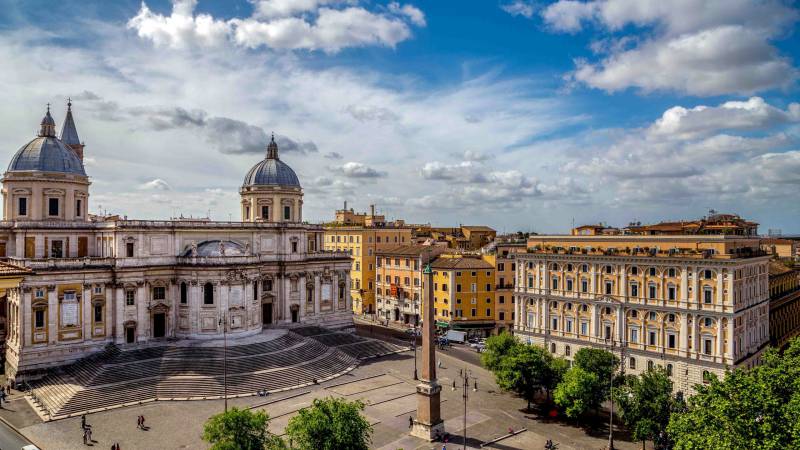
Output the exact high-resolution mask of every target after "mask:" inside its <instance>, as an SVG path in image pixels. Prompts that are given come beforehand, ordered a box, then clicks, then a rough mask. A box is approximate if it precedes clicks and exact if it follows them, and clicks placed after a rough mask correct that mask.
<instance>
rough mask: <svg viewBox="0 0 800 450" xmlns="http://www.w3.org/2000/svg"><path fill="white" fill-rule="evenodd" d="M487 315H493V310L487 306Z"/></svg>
mask: <svg viewBox="0 0 800 450" xmlns="http://www.w3.org/2000/svg"><path fill="white" fill-rule="evenodd" d="M486 315H487V316H489V317H491V316H492V310H491V309H489V308H486Z"/></svg>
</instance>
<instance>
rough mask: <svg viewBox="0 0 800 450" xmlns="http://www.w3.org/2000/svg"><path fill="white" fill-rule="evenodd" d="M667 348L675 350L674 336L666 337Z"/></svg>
mask: <svg viewBox="0 0 800 450" xmlns="http://www.w3.org/2000/svg"><path fill="white" fill-rule="evenodd" d="M667 347H668V348H675V335H674V334H668V335H667Z"/></svg>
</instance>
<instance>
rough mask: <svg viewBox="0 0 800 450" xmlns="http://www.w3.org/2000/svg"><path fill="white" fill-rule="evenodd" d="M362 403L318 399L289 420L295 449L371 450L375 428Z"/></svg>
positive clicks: (287, 430)
mask: <svg viewBox="0 0 800 450" xmlns="http://www.w3.org/2000/svg"><path fill="white" fill-rule="evenodd" d="M363 410H364V404H363V403H361V402H360V401H354V402H349V401H347V400H344V399H340V398H333V397H330V398H325V399H314V403H313V404H312V405H311V406H310V407H308V408H303V409H301V410H300V411H298V413H297V415H296V416H294V417H292V418H291V419H290V420H289V424H288V426H287V427H286V435H287V436H288V437H289V442H290V445H291V447H292V448H293V449H295V448H296V449H299V450H338V449H343V448H346V449H352V450H368V449H369V444H370V442H371V436H372V425H370V424H369V421H367V419H366V418H364V416H362V415H361V411H363Z"/></svg>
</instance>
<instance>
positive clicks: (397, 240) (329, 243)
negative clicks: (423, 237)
mask: <svg viewBox="0 0 800 450" xmlns="http://www.w3.org/2000/svg"><path fill="white" fill-rule="evenodd" d="M410 242H411V229H410V228H393V227H364V226H337V225H329V226H326V227H325V244H324V246H325V250H338V251H345V252H348V253H350V255H351V257H352V260H353V261H352V264H353V265H352V268H351V273H350V277H351V283H350V295H351V296H352V298H353V312H354V313H356V314H374V313H375V312H376V307H375V255H376V253H377V251H378V250H383V249H387V248H391V247H396V246H398V245H406V244H409V243H410Z"/></svg>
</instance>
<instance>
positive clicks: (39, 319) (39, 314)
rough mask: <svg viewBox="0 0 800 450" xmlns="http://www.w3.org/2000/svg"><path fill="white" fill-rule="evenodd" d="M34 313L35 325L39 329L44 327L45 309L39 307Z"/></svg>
mask: <svg viewBox="0 0 800 450" xmlns="http://www.w3.org/2000/svg"><path fill="white" fill-rule="evenodd" d="M33 314H34V316H33V327H34V328H37V329H41V328H44V310H43V309H37V310H36V311H34V312H33Z"/></svg>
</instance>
